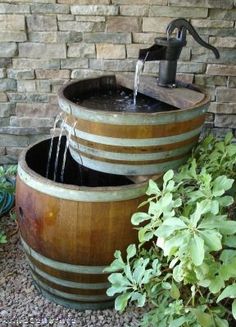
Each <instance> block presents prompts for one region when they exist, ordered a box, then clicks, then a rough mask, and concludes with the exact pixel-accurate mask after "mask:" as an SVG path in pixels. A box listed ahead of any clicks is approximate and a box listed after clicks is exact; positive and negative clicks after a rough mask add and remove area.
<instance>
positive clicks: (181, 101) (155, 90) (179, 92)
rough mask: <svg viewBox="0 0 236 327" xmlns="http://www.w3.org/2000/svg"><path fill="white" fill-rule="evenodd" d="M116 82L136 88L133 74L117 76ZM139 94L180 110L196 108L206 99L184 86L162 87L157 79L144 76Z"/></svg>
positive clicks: (141, 79)
mask: <svg viewBox="0 0 236 327" xmlns="http://www.w3.org/2000/svg"><path fill="white" fill-rule="evenodd" d="M116 81H117V84H119V85H121V86H123V87H126V88H128V89H131V90H133V88H134V75H133V74H116ZM138 92H139V93H142V94H145V95H148V96H150V97H152V98H154V99H157V100H159V101H162V102H165V103H168V104H170V105H173V106H174V107H176V108H180V109H187V108H191V107H194V106H195V105H196V104H198V103H199V102H201V101H202V100H203V99H204V97H205V95H204V94H203V93H200V92H197V91H195V90H192V89H188V88H186V87H182V86H179V87H177V88H173V89H171V88H165V87H161V86H159V85H158V84H157V79H156V78H155V77H153V76H143V75H142V76H141V78H140V84H139V89H138Z"/></svg>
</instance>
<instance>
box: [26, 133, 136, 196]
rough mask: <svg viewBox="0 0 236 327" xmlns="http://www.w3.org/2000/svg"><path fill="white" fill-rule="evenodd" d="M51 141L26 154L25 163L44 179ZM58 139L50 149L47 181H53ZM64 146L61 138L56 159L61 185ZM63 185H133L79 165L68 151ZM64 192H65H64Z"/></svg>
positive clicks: (36, 146)
mask: <svg viewBox="0 0 236 327" xmlns="http://www.w3.org/2000/svg"><path fill="white" fill-rule="evenodd" d="M50 143H51V140H50V139H49V140H45V141H42V142H40V143H38V144H36V145H35V146H34V147H32V148H31V149H30V150H28V152H27V154H26V163H27V165H28V166H29V168H31V169H32V170H33V171H34V172H36V173H38V174H39V175H41V176H43V177H46V172H47V162H48V153H49V147H50ZM57 144H58V137H55V139H54V142H53V148H52V156H51V161H50V162H51V164H50V166H49V171H48V179H49V180H52V181H53V179H54V169H55V164H54V163H55V159H56V152H57ZM65 146H66V136H62V139H61V145H60V151H59V157H58V169H57V174H56V182H58V183H61V170H62V168H63V167H62V166H63V156H64V150H65ZM63 184H70V185H76V186H88V187H97V186H122V185H129V184H133V182H131V181H130V180H129V179H128V178H127V177H125V176H122V175H112V174H107V173H102V172H98V171H96V170H92V169H89V168H86V167H84V166H82V165H79V164H78V163H77V162H76V161H75V160H74V159H73V158H72V156H71V155H70V151H67V156H66V163H65V170H64V182H63ZM65 192H66V191H65Z"/></svg>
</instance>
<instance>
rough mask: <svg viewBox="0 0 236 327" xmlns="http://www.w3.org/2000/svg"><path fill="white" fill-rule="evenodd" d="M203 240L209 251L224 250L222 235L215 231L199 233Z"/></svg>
mask: <svg viewBox="0 0 236 327" xmlns="http://www.w3.org/2000/svg"><path fill="white" fill-rule="evenodd" d="M199 234H200V235H201V238H202V239H203V240H204V243H205V245H206V246H207V247H208V249H209V251H219V250H221V249H222V245H221V239H222V236H221V234H220V233H218V232H216V231H214V230H202V231H199Z"/></svg>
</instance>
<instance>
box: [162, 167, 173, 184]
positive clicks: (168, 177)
mask: <svg viewBox="0 0 236 327" xmlns="http://www.w3.org/2000/svg"><path fill="white" fill-rule="evenodd" d="M173 177H174V171H173V170H168V171H167V172H166V173H165V175H164V176H163V181H164V183H163V188H165V186H166V184H167V182H169V181H170V180H171V179H172V178H173Z"/></svg>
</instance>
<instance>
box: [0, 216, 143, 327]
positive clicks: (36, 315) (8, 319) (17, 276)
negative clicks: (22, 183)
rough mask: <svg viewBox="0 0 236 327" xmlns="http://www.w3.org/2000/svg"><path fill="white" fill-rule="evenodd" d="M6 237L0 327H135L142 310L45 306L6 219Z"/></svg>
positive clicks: (1, 255) (0, 255)
mask: <svg viewBox="0 0 236 327" xmlns="http://www.w3.org/2000/svg"><path fill="white" fill-rule="evenodd" d="M0 227H2V228H3V229H4V230H5V231H6V233H7V237H8V243H7V244H6V245H3V246H1V245H0V326H1V327H5V326H7V327H14V326H22V327H23V326H24V327H26V326H27V327H29V326H30V327H35V326H40V327H41V326H53V327H54V326H55V327H63V326H66V327H70V326H73V327H94V326H96V327H100V326H104V327H113V326H114V327H136V326H138V319H139V318H140V317H141V316H142V315H143V311H142V310H138V309H136V308H132V307H130V308H128V310H127V311H126V313H124V314H122V315H121V314H119V313H117V312H116V311H115V310H103V311H101V310H98V311H91V310H86V311H83V312H80V311H76V310H72V309H71V310H70V309H66V308H64V307H62V306H60V305H57V304H55V303H52V302H49V301H48V300H47V299H45V298H44V297H43V296H42V295H41V294H40V293H39V292H38V290H37V289H36V287H35V286H34V284H33V283H32V279H31V276H30V272H29V268H28V266H27V264H26V260H25V256H24V253H23V251H22V247H21V244H20V242H19V234H18V231H17V226H16V223H15V222H14V221H12V220H10V219H9V218H8V217H3V218H1V220H0Z"/></svg>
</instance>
